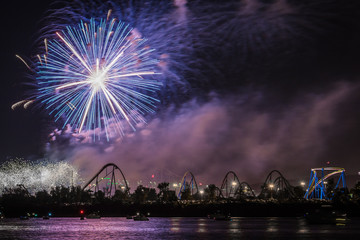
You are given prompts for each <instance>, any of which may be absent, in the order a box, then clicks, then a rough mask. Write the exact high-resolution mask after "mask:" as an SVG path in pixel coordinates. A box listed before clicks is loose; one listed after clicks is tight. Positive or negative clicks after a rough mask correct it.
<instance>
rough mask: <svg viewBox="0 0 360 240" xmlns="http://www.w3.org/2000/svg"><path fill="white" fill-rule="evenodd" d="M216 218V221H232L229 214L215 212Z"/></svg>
mask: <svg viewBox="0 0 360 240" xmlns="http://www.w3.org/2000/svg"><path fill="white" fill-rule="evenodd" d="M214 220H216V221H231V220H232V219H231V217H230V216H229V215H225V214H215V215H214Z"/></svg>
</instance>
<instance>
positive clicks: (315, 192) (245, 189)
mask: <svg viewBox="0 0 360 240" xmlns="http://www.w3.org/2000/svg"><path fill="white" fill-rule="evenodd" d="M335 176H338V180H337V181H336V185H335V188H333V190H336V189H339V188H340V187H341V188H346V181H345V169H344V168H339V167H324V168H313V169H311V174H310V181H309V185H308V188H307V190H306V193H305V196H304V198H305V199H325V200H330V199H332V196H333V192H328V193H327V191H326V190H327V180H329V179H334V177H335ZM178 187H179V190H178V193H177V197H178V199H179V200H181V197H182V193H184V192H185V191H186V190H187V191H189V190H190V191H189V192H190V194H191V195H195V194H200V195H201V194H203V193H204V191H203V190H199V187H198V184H197V182H196V179H195V176H194V174H193V173H192V172H190V171H187V172H186V173H185V174H184V176H183V177H182V179H181V181H180V182H179V185H178ZM188 188H189V190H188ZM129 189H130V188H129V185H128V181H127V180H126V178H125V175H124V174H123V172H122V171H121V169H120V168H119V167H118V166H117V165H115V164H114V163H109V164H106V165H104V166H103V167H102V168H101V169H100V170H99V171H98V172H97V173H96V174H95V175H94V176H93V177H92V178H91V179H90V180H89V181H88V182H87V183H86V184H85V185H84V187H83V190H90V191H92V192H94V193H96V192H98V191H99V190H101V191H103V192H104V193H105V196H107V197H110V196H113V195H114V194H115V191H116V190H120V191H122V192H124V193H127V194H128V193H129ZM216 197H217V198H220V199H237V198H256V197H257V198H261V199H268V198H274V197H275V198H295V197H296V196H295V193H294V187H293V186H291V184H290V183H289V181H288V180H287V179H286V178H285V177H284V176H283V175H282V174H281V173H280V172H279V171H277V170H273V171H271V172H270V173H269V174H268V175H267V177H266V180H265V182H264V184H263V185H262V188H261V192H260V194H258V196H256V195H255V192H254V191H253V189H252V188H251V187H250V185H249V184H248V183H247V182H240V180H239V178H238V176H237V175H236V173H235V172H233V171H229V172H228V173H226V175H225V177H224V179H223V181H222V184H221V187H220V188H218V187H216Z"/></svg>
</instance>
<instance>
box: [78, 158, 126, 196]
mask: <svg viewBox="0 0 360 240" xmlns="http://www.w3.org/2000/svg"><path fill="white" fill-rule="evenodd" d="M116 170H118V172H120V174H121V177H122V180H123V182H124V183H121V181H120V180H121V179H119V178H116V174H115V171H116ZM101 175H102V176H103V177H101ZM101 183H106V188H105V189H106V195H107V196H108V197H110V196H112V195H113V194H114V193H115V191H116V190H117V189H116V188H117V187H116V185H119V184H120V185H122V187H120V189H122V190H123V191H124V192H126V193H128V192H129V186H128V184H127V180H126V178H125V176H124V174H123V172H122V171H121V169H120V168H119V167H118V166H117V165H116V164H114V163H108V164H105V165H104V166H103V167H102V168H101V169H100V170H99V171H98V172H97V173H96V174H95V175H94V176H93V177H92V178H91V179H90V180H89V181H88V182H87V183H86V184H85V185H84V187H83V188H82V190H86V189H88V190H93V189H94V190H93V191H94V192H97V191H99V190H101V189H100V185H101ZM120 189H119V190H120Z"/></svg>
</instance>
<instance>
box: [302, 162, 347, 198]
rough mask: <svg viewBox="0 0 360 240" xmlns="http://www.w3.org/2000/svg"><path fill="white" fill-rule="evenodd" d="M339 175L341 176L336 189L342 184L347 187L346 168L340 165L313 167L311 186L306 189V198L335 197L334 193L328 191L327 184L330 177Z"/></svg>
mask: <svg viewBox="0 0 360 240" xmlns="http://www.w3.org/2000/svg"><path fill="white" fill-rule="evenodd" d="M335 175H338V176H339V178H338V180H337V183H336V185H335V188H334V189H338V188H339V187H340V186H342V188H346V180H345V169H344V168H339V167H325V168H313V169H311V174H310V181H309V187H308V189H307V190H306V193H305V198H306V199H310V198H316V199H325V200H329V199H331V198H332V197H333V193H331V192H330V193H328V192H327V191H326V184H327V181H326V180H328V179H329V178H331V177H333V176H335Z"/></svg>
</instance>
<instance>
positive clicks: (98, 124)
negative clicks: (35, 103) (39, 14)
mask: <svg viewBox="0 0 360 240" xmlns="http://www.w3.org/2000/svg"><path fill="white" fill-rule="evenodd" d="M45 44H46V53H45V54H44V55H43V56H38V57H39V61H38V66H37V79H38V85H39V94H38V96H37V98H38V99H39V100H40V101H41V102H42V103H45V104H46V108H47V109H50V114H52V115H54V116H55V119H56V120H58V119H59V118H64V119H65V121H64V126H65V125H66V124H70V125H71V126H72V127H74V128H75V129H77V131H78V132H81V131H83V130H93V129H101V130H104V131H105V133H106V136H107V138H109V136H111V135H112V134H113V132H114V131H115V132H118V133H120V134H124V128H125V126H124V122H127V123H128V125H129V126H131V127H132V128H133V129H135V125H136V124H137V123H139V122H145V119H144V117H143V116H144V115H145V114H146V113H149V112H153V111H154V108H155V107H156V103H157V102H158V100H157V99H156V98H154V97H152V96H154V94H153V93H154V92H156V91H157V90H158V89H159V88H160V86H161V82H160V81H157V80H155V79H156V75H157V74H159V72H158V71H157V64H158V61H157V60H156V59H154V58H152V54H151V53H152V51H153V49H152V48H150V47H149V46H148V45H147V44H146V39H144V38H142V37H141V35H140V34H139V33H138V32H137V31H136V30H133V29H132V28H131V27H130V26H129V25H127V24H125V23H124V22H121V21H117V20H116V19H112V20H110V19H109V15H108V17H107V19H100V20H99V21H96V20H95V19H91V20H90V22H89V23H86V22H80V23H79V24H78V25H77V26H75V27H71V26H68V27H66V29H65V30H64V31H61V32H56V37H55V38H54V39H52V40H50V41H48V42H46V43H45ZM154 76H155V77H154ZM114 129H115V130H114Z"/></svg>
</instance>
